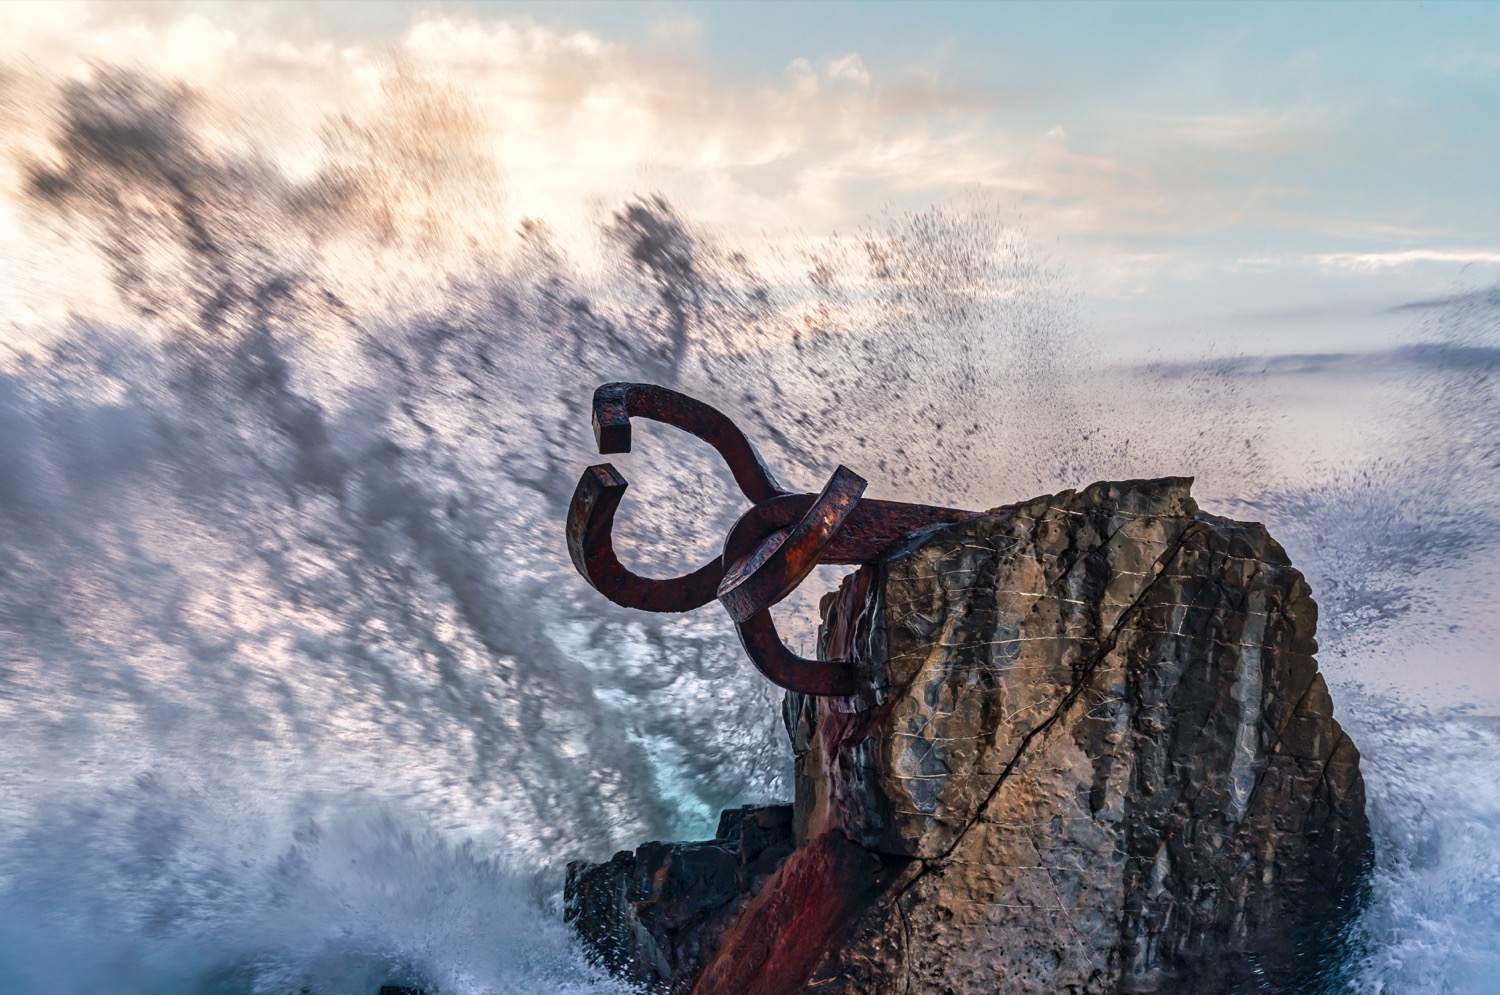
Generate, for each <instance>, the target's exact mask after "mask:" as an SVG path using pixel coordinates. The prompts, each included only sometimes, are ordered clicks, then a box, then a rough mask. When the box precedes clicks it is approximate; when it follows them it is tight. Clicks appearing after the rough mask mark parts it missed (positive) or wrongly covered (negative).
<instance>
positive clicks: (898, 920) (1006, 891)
mask: <svg viewBox="0 0 1500 995" xmlns="http://www.w3.org/2000/svg"><path fill="white" fill-rule="evenodd" d="M1189 485H1190V481H1188V480H1186V479H1179V478H1168V479H1163V480H1151V481H1126V482H1118V483H1100V484H1095V485H1093V486H1091V487H1089V488H1087V489H1085V490H1082V491H1076V492H1075V491H1065V492H1063V493H1061V494H1056V495H1050V496H1047V497H1042V498H1037V499H1035V500H1032V501H1028V502H1026V503H1024V504H1021V505H1018V506H1014V507H1011V508H1006V509H997V510H996V511H995V512H994V513H992V514H990V515H988V516H986V517H983V518H978V519H974V520H971V521H967V522H963V523H961V524H957V525H951V526H946V527H942V528H936V529H932V530H928V531H925V532H923V533H920V534H917V535H914V536H912V537H910V539H909V540H908V541H906V542H904V543H903V544H901V545H900V546H899V547H898V548H895V549H892V550H888V551H887V553H886V555H885V556H884V557H883V558H882V560H881V561H880V562H879V563H878V564H875V565H872V566H870V567H865V568H863V569H862V570H860V571H859V572H857V573H856V574H854V575H852V576H851V577H850V578H849V579H848V580H846V582H845V583H844V585H843V587H842V588H841V589H840V591H839V592H838V593H837V594H836V595H831V596H830V597H829V598H828V599H826V600H825V604H824V628H823V640H822V642H823V645H822V648H821V651H822V652H823V653H824V654H826V655H828V656H838V657H850V658H852V659H853V660H854V662H855V666H856V667H857V669H858V674H859V681H858V684H859V688H860V690H859V692H858V693H857V694H856V695H855V696H852V697H849V698H810V697H804V696H800V695H796V694H792V695H789V696H788V698H787V701H786V719H787V726H788V729H789V731H790V733H791V737H792V743H793V750H794V753H795V756H796V800H795V806H794V831H795V838H796V843H797V845H798V849H797V850H796V851H795V852H794V853H793V854H792V855H791V856H790V858H789V859H787V860H786V861H785V862H784V863H783V864H782V866H781V867H780V869H779V870H778V871H777V872H776V873H775V874H774V875H772V876H771V877H770V878H769V879H768V880H767V881H766V882H765V884H764V886H763V887H761V888H759V889H758V893H757V894H755V895H754V896H753V897H749V898H748V899H747V900H745V901H744V902H743V907H742V908H737V909H736V910H735V912H734V915H733V916H732V917H725V919H724V920H723V924H722V928H721V932H720V933H719V934H718V935H716V936H713V937H712V938H709V937H706V936H700V937H698V939H697V943H698V944H699V947H700V950H707V949H709V948H711V949H712V951H713V952H712V956H706V955H705V954H704V953H700V954H699V955H698V957H697V958H696V959H697V960H698V961H699V962H701V963H702V967H701V971H700V970H698V969H697V968H696V967H695V973H696V974H697V977H696V979H695V982H694V985H693V987H692V990H693V991H694V992H695V993H698V995H730V993H746V995H748V993H752V992H753V993H760V995H774V993H780V992H796V991H813V992H822V993H850V995H853V993H877V992H903V993H909V995H920V993H968V992H986V993H988V992H997V991H1000V992H1056V991H1069V992H1075V993H1086V992H1147V991H1163V992H1166V991H1172V992H1178V991H1188V992H1197V991H1201V992H1229V991H1237V990H1238V991H1254V990H1264V991H1275V992H1282V991H1306V990H1311V989H1315V988H1316V987H1317V986H1318V985H1319V984H1320V983H1321V980H1324V979H1327V978H1328V977H1329V974H1330V972H1331V970H1332V969H1333V967H1334V965H1335V963H1336V961H1337V959H1338V957H1339V954H1340V942H1339V941H1340V938H1341V935H1342V933H1343V931H1344V929H1345V927H1346V926H1347V925H1348V923H1349V922H1350V920H1351V918H1352V916H1353V914H1354V913H1355V912H1356V911H1357V909H1358V906H1359V902H1360V900H1361V895H1362V890H1363V888H1364V883H1365V881H1366V878H1367V874H1368V869H1369V866H1370V862H1371V845H1370V837H1369V827H1368V823H1367V821H1366V818H1365V812H1364V789H1363V782H1362V780H1361V778H1360V774H1359V754H1358V751H1357V750H1356V749H1355V748H1354V745H1353V744H1352V743H1351V742H1350V741H1349V738H1348V737H1347V736H1346V735H1345V734H1344V732H1343V731H1342V730H1341V729H1340V728H1339V725H1338V723H1337V722H1335V721H1334V719H1333V708H1332V702H1331V701H1330V699H1329V695H1328V690H1327V688H1326V686H1325V685H1324V682H1323V679H1322V678H1321V677H1320V676H1319V675H1318V672H1317V664H1316V662H1315V661H1314V659H1313V654H1314V653H1315V652H1316V650H1317V645H1316V641H1315V639H1314V632H1315V628H1316V620H1317V606H1316V605H1315V603H1314V602H1313V600H1312V597H1311V595H1310V592H1309V590H1308V587H1307V584H1306V582H1305V581H1304V580H1303V578H1302V575H1301V574H1300V573H1298V572H1297V570H1295V569H1294V568H1293V567H1292V566H1291V563H1290V562H1289V560H1288V559H1287V556H1286V554H1285V552H1284V551H1283V550H1282V549H1281V547H1280V546H1279V545H1277V543H1276V542H1275V541H1274V540H1272V539H1271V538H1270V537H1269V536H1268V535H1267V533H1266V530H1265V529H1264V528H1263V527H1262V526H1260V525H1258V524H1253V523H1241V522H1233V521H1229V520H1227V519H1223V518H1218V517H1216V516H1212V515H1207V514H1204V513H1201V512H1199V511H1198V509H1197V506H1196V505H1195V504H1194V502H1193V500H1192V498H1191V496H1190V494H1189ZM683 980H684V979H682V978H677V979H675V980H674V985H681V984H682V982H683ZM679 990H682V989H679Z"/></svg>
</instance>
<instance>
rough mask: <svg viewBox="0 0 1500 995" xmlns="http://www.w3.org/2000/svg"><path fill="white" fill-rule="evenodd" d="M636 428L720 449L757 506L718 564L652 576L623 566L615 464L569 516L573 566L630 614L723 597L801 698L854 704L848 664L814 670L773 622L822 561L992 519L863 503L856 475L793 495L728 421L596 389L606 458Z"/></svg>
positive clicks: (663, 392) (690, 405)
mask: <svg viewBox="0 0 1500 995" xmlns="http://www.w3.org/2000/svg"><path fill="white" fill-rule="evenodd" d="M631 418H650V419H652V420H653V421H659V422H662V423H664V424H667V425H673V426H676V427H677V428H680V429H682V430H683V431H685V432H688V433H690V434H691V435H694V436H697V437H698V438H700V439H702V440H703V441H704V442H707V443H708V444H709V445H710V446H713V447H714V449H715V450H717V451H718V453H719V455H721V456H723V457H724V461H725V462H726V463H727V464H728V465H729V471H730V473H731V474H732V475H733V476H734V480H735V483H737V484H738V485H739V487H740V490H741V491H743V492H744V494H745V496H746V497H747V498H749V499H750V502H751V504H752V507H751V508H750V510H749V511H747V512H745V514H744V515H742V516H741V517H740V519H739V521H737V522H736V523H735V524H734V527H733V528H732V529H730V531H729V535H728V536H727V537H726V538H725V540H724V550H723V553H722V555H721V556H720V557H719V558H718V559H716V560H710V561H709V562H708V563H705V564H704V565H703V566H701V567H699V568H698V569H697V570H694V571H693V572H692V573H689V574H685V575H683V576H681V577H672V578H651V577H642V576H640V575H639V574H636V573H634V572H632V571H631V570H630V569H629V568H627V567H626V566H625V565H624V564H622V563H621V562H620V560H619V557H617V556H616V555H615V549H614V541H613V538H612V535H611V533H612V530H613V527H614V520H615V510H616V509H617V508H618V507H619V506H620V499H621V498H622V497H624V496H625V488H626V487H628V486H629V484H628V483H627V482H626V480H625V478H624V477H623V476H621V475H620V472H619V471H618V470H616V469H615V468H614V467H613V466H611V465H610V464H608V463H601V464H599V465H597V466H591V467H589V468H588V469H587V470H585V471H584V473H583V477H582V478H581V479H580V480H579V481H578V487H577V489H575V490H574V492H573V501H572V503H571V504H570V505H569V507H568V526H567V532H568V553H569V555H570V556H571V557H572V558H573V565H574V566H576V567H577V568H578V572H579V573H581V574H582V575H583V576H584V578H585V579H586V580H588V582H589V583H590V584H591V585H593V587H594V589H595V590H597V591H598V592H599V593H600V594H603V595H604V596H605V597H606V598H608V599H610V600H611V601H613V602H615V603H616V604H619V605H624V606H626V607H628V608H639V609H641V610H642V611H651V612H686V611H692V610H693V609H694V608H698V607H701V606H703V605H706V604H708V603H709V602H710V601H712V600H714V599H715V598H717V599H718V601H719V603H720V604H722V605H723V606H724V608H725V610H726V611H728V612H729V617H730V618H731V619H733V620H734V623H735V625H736V626H737V628H738V629H739V635H740V642H741V644H743V645H744V647H745V652H746V654H747V655H749V657H750V662H752V663H753V664H755V666H756V668H757V669H758V670H759V671H760V672H761V673H762V674H764V675H765V676H766V677H767V678H768V679H769V680H771V681H772V682H774V683H776V684H779V685H780V686H781V687H784V688H787V689H789V690H792V691H799V692H801V693H803V694H811V695H846V694H851V693H852V692H853V689H854V685H853V674H852V671H851V668H850V665H849V662H848V661H847V660H845V659H834V660H808V659H806V658H804V657H801V656H798V655H797V654H795V653H793V652H792V651H791V650H789V649H787V648H786V644H785V643H783V642H782V640H781V637H780V635H778V634H777V632H776V626H775V624H774V623H773V622H772V621H771V612H770V609H771V606H772V605H774V604H777V603H778V602H780V601H782V600H783V599H785V598H786V597H787V596H788V595H790V594H791V593H792V592H793V591H794V590H796V589H797V585H799V584H801V583H802V581H803V580H804V579H805V578H806V577H807V575H808V574H809V573H811V572H812V570H813V568H814V567H816V566H817V565H818V564H819V563H836V564H861V563H872V562H874V561H875V560H876V559H878V558H879V556H880V554H881V552H882V551H883V550H885V549H887V548H888V547H889V546H890V545H891V544H892V543H894V542H896V541H897V540H899V539H901V538H903V537H905V536H907V535H909V534H911V533H912V532H915V531H917V530H919V529H923V528H927V527H929V526H933V525H944V524H950V523H953V522H959V521H963V520H964V519H968V518H975V517H978V516H979V515H981V514H983V513H982V512H976V511H962V510H960V509H957V508H936V507H931V506H928V505H921V504H906V503H903V502H898V501H865V500H862V495H863V494H864V490H865V480H864V478H863V477H861V476H859V475H858V474H856V473H855V472H854V471H852V470H850V469H849V468H848V467H844V466H840V467H839V468H838V469H837V470H835V471H834V474H833V476H832V477H831V478H830V479H829V481H828V483H827V484H826V485H825V486H824V487H823V490H822V491H821V492H820V493H818V494H793V493H790V492H789V491H787V490H785V489H784V488H783V487H782V486H781V485H780V484H779V483H777V481H776V478H775V476H773V475H772V473H771V471H770V470H769V469H768V468H767V467H766V464H765V462H764V461H763V460H762V459H761V458H760V454H759V453H758V452H756V451H755V446H753V445H752V444H751V443H750V440H749V439H747V438H746V437H745V434H744V433H743V432H741V431H740V430H739V428H738V427H737V426H736V425H735V424H734V422H732V421H730V420H729V418H728V417H726V416H725V415H724V414H723V413H722V412H721V411H719V410H717V409H716V408H713V407H711V406H709V405H707V404H704V403H703V402H702V401H699V400H696V399H694V398H691V397H688V396H687V395H686V394H679V393H678V392H677V391H675V390H668V389H667V388H665V387H658V386H656V385H655V384H640V383H607V384H604V385H603V386H601V387H600V388H599V389H598V390H596V391H594V406H593V423H594V438H595V440H596V441H597V442H598V445H599V451H600V452H601V453H626V452H629V451H630V441H631V440H630V419H631Z"/></svg>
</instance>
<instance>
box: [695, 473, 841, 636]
mask: <svg viewBox="0 0 1500 995" xmlns="http://www.w3.org/2000/svg"><path fill="white" fill-rule="evenodd" d="M864 491H865V478H863V477H861V476H860V475H859V474H857V473H855V472H854V471H853V470H851V469H849V468H848V467H847V466H840V467H839V468H838V469H837V470H835V471H834V472H833V476H832V477H830V478H829V480H828V483H827V484H826V485H824V487H823V490H822V491H821V492H820V493H819V494H818V496H817V498H816V499H815V500H814V501H813V503H812V505H811V507H809V508H808V509H807V511H806V512H805V513H804V514H803V515H802V519H801V521H799V522H797V523H796V524H795V525H793V526H791V527H790V528H785V529H779V530H777V531H775V532H772V533H771V534H770V535H769V536H766V537H765V538H764V539H763V540H761V542H760V543H759V544H758V545H757V546H756V547H755V548H754V549H752V550H751V551H750V552H749V553H748V554H746V555H744V556H741V557H737V558H736V559H733V560H731V559H729V557H730V551H729V550H727V549H726V551H725V558H724V578H723V580H721V581H720V582H719V602H720V603H721V604H722V605H723V606H724V608H725V609H726V610H727V611H728V612H729V617H730V618H732V619H734V621H735V622H743V621H745V620H746V619H748V618H750V617H751V616H752V615H755V614H756V613H758V612H761V611H764V610H765V609H767V608H770V607H771V606H772V605H774V604H776V603H777V602H778V601H781V600H782V599H783V598H785V597H786V596H787V595H788V594H791V593H792V591H794V590H795V589H796V587H797V585H798V584H800V583H802V581H803V579H804V578H805V577H806V576H807V575H808V574H810V573H812V569H813V567H815V566H817V565H818V560H819V558H820V557H821V555H822V553H823V550H824V549H825V548H826V547H827V546H828V544H829V542H831V541H832V539H833V537H834V535H836V534H837V533H838V531H839V528H840V527H841V526H842V525H843V524H844V519H846V518H848V517H849V513H850V512H851V511H853V510H854V507H855V505H857V504H858V503H859V497H860V495H861V494H863V493H864ZM730 534H731V537H733V532H731V533H730Z"/></svg>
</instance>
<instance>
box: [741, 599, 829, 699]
mask: <svg viewBox="0 0 1500 995" xmlns="http://www.w3.org/2000/svg"><path fill="white" fill-rule="evenodd" d="M735 629H736V630H737V631H738V632H739V634H740V645H742V646H744V647H745V655H746V656H748V657H750V662H751V663H753V664H755V669H756V670H759V671H760V672H761V673H762V674H764V675H765V676H766V679H767V680H768V681H770V682H771V683H772V684H776V685H778V686H780V687H784V688H786V689H787V690H788V691H798V692H801V693H802V694H815V695H851V694H854V692H855V690H856V689H855V681H854V668H853V667H852V666H851V665H850V664H849V662H848V661H847V660H809V659H807V658H806V657H801V656H798V655H797V654H796V653H793V652H792V651H791V650H789V649H787V648H786V644H785V643H783V642H782V641H781V636H779V635H777V633H776V625H775V623H773V622H772V621H771V610H770V609H769V608H766V609H762V610H761V611H759V612H757V613H755V614H754V615H752V616H750V617H749V618H747V619H746V620H745V621H743V622H740V623H739V624H738V625H736V626H735Z"/></svg>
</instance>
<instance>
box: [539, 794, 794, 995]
mask: <svg viewBox="0 0 1500 995" xmlns="http://www.w3.org/2000/svg"><path fill="white" fill-rule="evenodd" d="M791 852H792V807H791V806H790V805H762V806H753V805H751V806H746V807H744V808H735V809H728V810H726V811H725V812H724V813H723V814H722V815H720V817H719V828H718V831H717V832H716V833H715V838H714V839H712V840H709V841H707V842H701V843H647V844H645V845H644V846H641V847H639V848H638V849H637V850H636V851H635V852H634V853H632V852H630V851H629V850H622V851H620V852H619V853H617V854H615V855H614V858H613V859H611V860H610V861H609V862H608V863H603V864H590V863H587V862H584V861H574V862H572V863H570V864H569V865H568V873H567V882H566V885H565V888H564V908H565V912H564V917H565V918H566V920H567V921H568V922H571V923H573V924H574V926H575V928H576V929H577V930H578V933H579V935H580V936H582V937H583V939H584V941H585V942H586V943H587V944H588V946H589V948H590V949H591V950H592V951H593V953H594V954H595V955H596V956H598V958H599V959H600V960H601V961H602V962H603V963H604V964H605V966H607V967H608V968H609V970H610V972H611V973H613V974H615V975H616V976H618V977H622V978H626V979H628V980H630V981H632V982H634V983H636V984H640V985H644V986H645V987H646V988H647V990H649V991H651V992H670V993H676V992H685V991H687V990H689V989H690V988H691V987H692V983H693V980H694V979H695V978H696V977H697V975H698V972H699V971H700V970H701V968H702V966H703V963H704V960H705V957H706V956H707V954H708V953H711V952H712V949H713V944H715V943H716V942H717V940H718V938H719V936H720V934H722V932H723V931H724V928H725V926H726V925H727V924H728V922H729V921H731V920H732V919H733V917H734V915H735V914H737V913H738V912H739V910H740V909H741V908H743V906H744V904H745V901H746V900H748V898H749V897H750V895H751V894H752V893H753V892H754V891H755V890H756V889H758V887H759V886H760V885H761V884H762V883H763V882H764V881H765V880H766V878H767V877H769V876H770V875H771V873H772V872H774V871H775V870H776V868H777V867H778V866H779V865H780V863H781V861H782V860H784V859H785V858H786V856H787V855H788V854H790V853H791Z"/></svg>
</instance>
